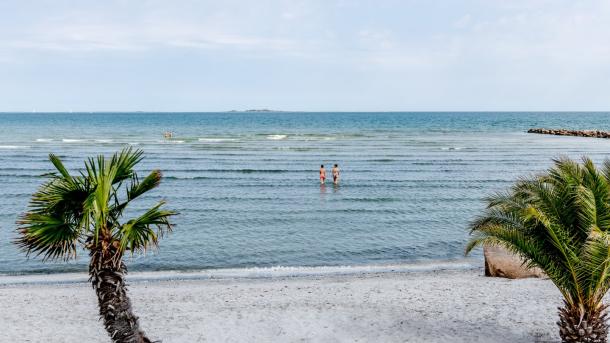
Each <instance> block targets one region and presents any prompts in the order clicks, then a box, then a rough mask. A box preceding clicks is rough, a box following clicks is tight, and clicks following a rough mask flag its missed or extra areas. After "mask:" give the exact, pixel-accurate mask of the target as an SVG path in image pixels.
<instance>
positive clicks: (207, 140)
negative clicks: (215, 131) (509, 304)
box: [199, 138, 237, 143]
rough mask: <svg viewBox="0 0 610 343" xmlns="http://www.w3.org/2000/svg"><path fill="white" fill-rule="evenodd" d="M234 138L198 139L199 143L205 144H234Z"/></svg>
mask: <svg viewBox="0 0 610 343" xmlns="http://www.w3.org/2000/svg"><path fill="white" fill-rule="evenodd" d="M236 140H237V139H235V138H199V141H200V142H207V143H222V142H235V141H236Z"/></svg>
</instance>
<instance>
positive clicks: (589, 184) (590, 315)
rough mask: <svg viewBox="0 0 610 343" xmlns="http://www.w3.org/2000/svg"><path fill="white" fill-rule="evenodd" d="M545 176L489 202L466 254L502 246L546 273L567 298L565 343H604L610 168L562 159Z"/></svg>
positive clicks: (562, 324)
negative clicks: (482, 248)
mask: <svg viewBox="0 0 610 343" xmlns="http://www.w3.org/2000/svg"><path fill="white" fill-rule="evenodd" d="M554 162H555V163H554V166H553V167H552V168H550V169H549V170H548V171H547V172H546V173H545V174H543V175H540V176H535V177H530V178H526V179H522V180H520V181H518V182H517V183H516V184H515V185H514V186H513V187H512V188H511V189H510V191H508V192H505V193H498V194H496V195H493V196H491V197H490V198H488V199H487V203H488V205H487V209H486V211H485V212H484V214H483V215H482V216H481V217H479V218H478V219H477V220H476V221H474V222H473V223H472V225H471V230H472V231H471V234H473V235H474V237H473V238H472V240H471V241H470V242H469V244H468V246H467V248H466V254H468V253H469V252H470V251H472V249H473V248H475V247H476V246H479V245H496V246H502V247H505V248H507V249H509V250H510V251H512V252H513V253H515V254H518V255H520V256H521V257H522V258H523V259H524V261H525V262H524V263H525V264H526V265H527V266H528V267H534V266H537V267H540V268H541V269H542V270H543V271H544V272H545V273H546V275H547V276H548V277H549V279H550V280H551V281H552V282H553V283H554V284H555V286H556V287H557V288H558V289H559V291H560V292H561V294H562V295H563V305H564V306H563V308H559V321H558V322H557V325H559V333H560V336H561V339H562V342H566V343H571V342H606V337H607V329H608V325H607V323H606V316H607V311H606V309H607V305H605V304H604V303H603V297H604V295H605V294H606V292H607V291H608V289H609V287H610V161H606V162H604V164H603V167H601V168H599V169H598V168H597V167H596V166H595V165H594V164H593V162H592V161H591V160H590V159H588V158H583V162H582V163H577V162H575V161H572V160H569V159H566V158H562V159H559V160H555V161H554Z"/></svg>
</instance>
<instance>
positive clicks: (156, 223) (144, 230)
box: [116, 201, 177, 253]
mask: <svg viewBox="0 0 610 343" xmlns="http://www.w3.org/2000/svg"><path fill="white" fill-rule="evenodd" d="M164 204H165V202H164V201H161V202H159V203H158V204H157V205H155V206H153V207H152V208H150V209H149V210H148V211H146V212H145V213H144V214H142V215H141V216H139V217H138V218H135V219H132V220H130V221H128V222H127V223H125V224H123V225H122V226H121V228H120V230H119V231H118V234H117V237H116V239H117V240H119V241H120V246H121V250H122V251H125V250H130V251H131V252H132V253H134V252H145V251H146V250H147V249H148V248H151V247H156V246H157V244H158V238H159V237H162V236H163V234H165V233H166V232H170V231H171V230H172V225H171V224H170V222H169V217H171V216H173V215H176V214H177V213H176V212H174V211H168V210H161V209H160V208H161V206H163V205H164Z"/></svg>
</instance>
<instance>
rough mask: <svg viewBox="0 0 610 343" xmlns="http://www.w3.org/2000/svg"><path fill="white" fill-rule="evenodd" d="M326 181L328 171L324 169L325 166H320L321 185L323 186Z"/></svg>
mask: <svg viewBox="0 0 610 343" xmlns="http://www.w3.org/2000/svg"><path fill="white" fill-rule="evenodd" d="M325 180H326V169H324V165H321V166H320V184H321V185H323V184H324V181H325Z"/></svg>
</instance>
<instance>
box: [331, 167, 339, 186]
mask: <svg viewBox="0 0 610 343" xmlns="http://www.w3.org/2000/svg"><path fill="white" fill-rule="evenodd" d="M332 173H333V183H334V184H335V185H338V184H339V165H338V164H335V166H334V167H333V169H332Z"/></svg>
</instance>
